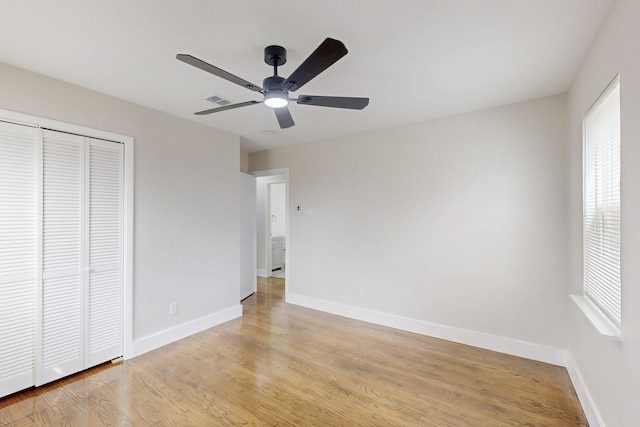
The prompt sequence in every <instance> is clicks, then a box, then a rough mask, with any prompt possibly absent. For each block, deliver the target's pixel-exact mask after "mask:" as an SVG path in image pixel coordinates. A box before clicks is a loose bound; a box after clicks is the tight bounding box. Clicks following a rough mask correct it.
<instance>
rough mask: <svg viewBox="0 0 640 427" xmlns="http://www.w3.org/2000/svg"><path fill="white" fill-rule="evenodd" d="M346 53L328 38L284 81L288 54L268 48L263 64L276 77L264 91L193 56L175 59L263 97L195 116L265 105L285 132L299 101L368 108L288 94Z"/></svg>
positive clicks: (345, 100) (359, 101)
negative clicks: (294, 104) (292, 104)
mask: <svg viewBox="0 0 640 427" xmlns="http://www.w3.org/2000/svg"><path fill="white" fill-rule="evenodd" d="M347 52H348V51H347V48H346V47H345V45H344V44H343V43H342V42H341V41H339V40H335V39H331V38H327V39H325V40H324V41H323V42H322V43H321V44H320V46H318V47H317V48H316V50H314V51H313V52H312V53H311V55H309V57H308V58H307V59H306V60H305V61H304V62H303V63H302V64H300V66H299V67H298V68H297V69H296V70H295V71H294V72H293V74H291V75H290V76H289V77H288V78H286V79H285V78H283V77H280V76H279V75H278V67H279V66H281V65H284V64H285V63H286V62H287V50H286V49H285V48H284V47H282V46H275V45H274V46H267V47H266V48H265V49H264V62H266V63H267V65H271V66H273V76H271V77H267V78H266V79H264V81H263V82H262V86H263V87H260V86H258V85H255V84H253V83H251V82H248V81H246V80H244V79H242V78H240V77H238V76H235V75H233V74H231V73H229V72H227V71H224V70H222V69H220V68H218V67H215V66H213V65H211V64H209V63H207V62H204V61H202V60H200V59H198V58H196V57H194V56H191V55H186V54H182V53H180V54H178V55H176V59H178V60H180V61H182V62H185V63H187V64H189V65H193V66H194V67H196V68H200V69H201V70H203V71H206V72H208V73H211V74H213V75H214V76H218V77H221V78H223V79H225V80H228V81H230V82H231V83H235V84H237V85H240V86H242V87H245V88H247V89H249V90H252V91H254V92H260V93H261V94H262V95H263V96H264V99H263V101H246V102H239V103H237V104H230V105H225V106H223V107H218V108H212V109H210V110H204V111H199V112H197V113H195V114H197V115H204V114H211V113H218V112H220V111H226V110H231V109H234V108H240V107H246V106H249V105H255V104H260V103H261V102H263V103H264V105H266V106H267V107H271V108H273V111H274V112H275V113H276V117H277V119H278V123H279V124H280V127H281V128H282V129H285V128H289V127H291V126H293V125H295V123H294V121H293V117H291V113H290V112H289V108H287V105H288V104H289V101H296V102H297V103H298V104H301V105H316V106H320V107H333V108H348V109H352V110H362V109H363V108H364V107H366V106H367V105H369V98H352V97H343V96H317V95H299V96H298V98H290V97H289V92H295V91H296V90H298V89H300V88H301V87H302V86H304V85H305V84H307V83H308V82H309V81H310V80H311V79H313V78H314V77H316V76H317V75H318V74H320V73H322V72H323V71H324V70H326V69H327V68H329V67H330V66H331V65H333V64H334V63H335V62H336V61H338V60H339V59H340V58H342V57H343V56H345V55H346V54H347Z"/></svg>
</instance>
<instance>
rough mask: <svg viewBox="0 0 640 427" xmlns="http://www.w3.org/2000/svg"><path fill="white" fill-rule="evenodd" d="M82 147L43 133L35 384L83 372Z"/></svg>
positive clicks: (67, 137)
mask: <svg viewBox="0 0 640 427" xmlns="http://www.w3.org/2000/svg"><path fill="white" fill-rule="evenodd" d="M83 144H84V138H83V137H80V136H77V135H71V134H68V133H61V132H54V131H49V130H45V131H44V132H43V148H42V152H43V160H42V167H43V186H42V189H43V194H42V224H43V228H42V294H41V299H42V305H41V307H42V308H41V310H42V332H41V336H42V341H41V342H42V349H41V357H40V364H39V370H38V375H37V376H36V383H37V385H41V384H44V383H47V382H50V381H53V380H56V379H58V378H62V377H64V376H67V375H70V374H72V373H74V372H78V371H80V370H82V369H83V368H84V357H83V351H84V341H83V335H84V331H83V306H82V301H83V298H84V293H83V279H84V277H83V269H82V259H83V257H82V229H83V224H82V217H83V210H82V209H83V208H82V206H83V198H82V195H83V191H82V179H83V163H84V162H83V155H84V152H83Z"/></svg>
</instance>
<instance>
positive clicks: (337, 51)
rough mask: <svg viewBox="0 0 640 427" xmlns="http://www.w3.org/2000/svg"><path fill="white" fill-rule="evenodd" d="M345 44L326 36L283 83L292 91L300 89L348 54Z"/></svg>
mask: <svg viewBox="0 0 640 427" xmlns="http://www.w3.org/2000/svg"><path fill="white" fill-rule="evenodd" d="M347 52H348V50H347V48H346V47H345V46H344V44H343V43H342V42H341V41H339V40H335V39H330V38H326V39H325V40H324V41H323V42H322V43H321V44H320V46H318V47H317V48H316V50H314V51H313V53H312V54H311V55H309V57H308V58H307V59H305V60H304V62H303V63H302V64H300V66H299V67H298V68H297V69H296V70H295V71H294V72H293V74H291V75H290V76H289V78H288V79H287V80H285V82H284V83H283V86H284V87H286V88H287V89H288V90H290V91H291V92H293V91H296V90H298V89H300V88H301V87H302V86H304V85H305V84H307V83H308V82H309V81H310V80H311V79H313V78H314V77H315V76H317V75H318V74H320V73H321V72H323V71H324V70H326V69H327V68H329V67H330V66H331V65H333V64H334V63H335V62H336V61H337V60H338V59H340V58H342V57H343V56H345V55H346V54H347Z"/></svg>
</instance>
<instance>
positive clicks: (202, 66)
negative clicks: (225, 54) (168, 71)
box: [176, 53, 264, 93]
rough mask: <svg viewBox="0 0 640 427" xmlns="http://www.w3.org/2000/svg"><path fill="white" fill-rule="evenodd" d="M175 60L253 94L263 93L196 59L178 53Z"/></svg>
mask: <svg viewBox="0 0 640 427" xmlns="http://www.w3.org/2000/svg"><path fill="white" fill-rule="evenodd" d="M176 59H177V60H179V61H182V62H184V63H186V64H189V65H193V66H194V67H196V68H200V69H201V70H203V71H206V72H207V73H211V74H213V75H214V76H218V77H221V78H223V79H225V80H228V81H230V82H231V83H235V84H237V85H240V86H242V87H245V88H247V89H249V90H253V91H255V92H260V93H262V92H264V89H262V88H261V87H260V86H258V85H254V84H253V83H251V82H248V81H246V80H245V79H241V78H240V77H238V76H235V75H233V74H231V73H229V72H226V71H224V70H221V69H220V68H218V67H215V66H213V65H211V64H209V63H207V62H204V61H202V60H201V59H198V58H196V57H195V56H191V55H186V54H184V53H179V54H177V55H176Z"/></svg>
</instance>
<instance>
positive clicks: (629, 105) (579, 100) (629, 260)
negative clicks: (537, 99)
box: [568, 0, 640, 426]
mask: <svg viewBox="0 0 640 427" xmlns="http://www.w3.org/2000/svg"><path fill="white" fill-rule="evenodd" d="M639 22H640V2H638V1H637V0H618V1H617V2H616V4H615V5H614V8H613V10H612V12H611V14H610V16H609V18H608V20H607V22H606V23H605V25H604V27H603V29H602V31H601V33H600V35H599V37H598V38H597V40H596V41H595V43H594V45H593V47H592V49H591V52H590V55H589V57H588V59H587V60H586V62H585V63H584V65H583V66H582V69H581V71H580V73H579V75H578V76H577V78H576V80H575V82H574V84H573V86H572V88H571V90H570V92H569V96H568V110H569V123H568V126H569V128H568V144H569V145H568V158H569V172H568V173H569V175H568V176H569V195H570V199H569V232H570V233H569V253H570V270H569V272H570V274H569V284H570V285H569V286H570V292H572V293H581V291H582V118H583V115H584V113H585V112H586V111H587V109H588V108H589V106H590V105H591V104H592V103H593V102H594V101H595V100H596V98H597V97H598V96H599V95H600V93H601V92H602V91H603V90H604V89H605V87H606V86H607V84H608V83H609V82H610V81H611V80H612V79H613V77H614V76H615V75H616V74H617V73H620V81H621V86H620V88H621V101H620V102H621V105H620V108H621V151H622V153H621V161H622V172H621V173H622V176H621V189H622V192H621V204H622V212H621V221H622V243H621V256H622V260H621V261H622V298H623V301H622V334H623V337H624V342H622V343H619V342H614V341H612V340H610V339H607V338H604V337H601V336H599V334H598V333H597V332H596V331H595V329H594V328H593V327H592V326H591V324H590V323H589V322H588V321H587V319H586V318H585V317H584V316H583V314H582V313H581V312H580V311H579V310H578V308H577V307H576V306H574V305H573V304H571V305H570V317H569V344H568V347H569V352H570V354H571V356H572V357H573V360H574V362H575V366H576V368H577V370H578V371H579V372H580V374H581V376H582V379H583V380H584V386H585V387H586V389H587V390H588V393H589V394H590V395H591V398H592V403H593V404H594V405H595V408H596V411H597V412H599V417H600V421H601V422H603V423H604V424H606V425H607V426H635V425H638V420H639V419H640V405H638V398H637V395H638V388H639V387H640V287H639V284H640V262H639V261H638V260H639V259H640V189H639V188H638V186H639V185H640V45H639V44H638V40H640V25H638V23H639ZM592 424H593V423H592Z"/></svg>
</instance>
